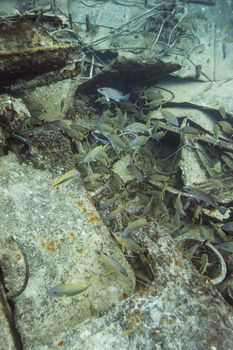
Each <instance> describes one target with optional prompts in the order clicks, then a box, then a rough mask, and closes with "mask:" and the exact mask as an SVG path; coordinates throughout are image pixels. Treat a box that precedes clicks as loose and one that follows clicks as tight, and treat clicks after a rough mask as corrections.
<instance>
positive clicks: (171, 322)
mask: <svg viewBox="0 0 233 350" xmlns="http://www.w3.org/2000/svg"><path fill="white" fill-rule="evenodd" d="M167 323H168V324H169V325H172V324H174V323H175V320H173V319H172V318H168V319H167Z"/></svg>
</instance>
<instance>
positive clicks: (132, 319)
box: [128, 311, 141, 331]
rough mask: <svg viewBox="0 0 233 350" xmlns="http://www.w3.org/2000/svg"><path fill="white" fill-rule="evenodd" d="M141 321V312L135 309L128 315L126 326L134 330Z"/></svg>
mask: <svg viewBox="0 0 233 350" xmlns="http://www.w3.org/2000/svg"><path fill="white" fill-rule="evenodd" d="M140 322H141V312H140V311H135V312H133V313H132V314H131V315H129V320H128V327H129V329H130V330H131V331H134V330H135V329H136V328H137V327H138V325H139V323H140Z"/></svg>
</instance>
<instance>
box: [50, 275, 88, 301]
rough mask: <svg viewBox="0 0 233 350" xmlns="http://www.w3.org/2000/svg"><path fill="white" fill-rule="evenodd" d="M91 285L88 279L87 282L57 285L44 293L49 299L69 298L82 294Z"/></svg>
mask: <svg viewBox="0 0 233 350" xmlns="http://www.w3.org/2000/svg"><path fill="white" fill-rule="evenodd" d="M91 283H92V279H91V278H90V279H89V281H87V282H80V283H68V284H59V285H57V286H55V287H52V288H48V289H47V290H46V293H47V294H48V295H49V296H51V297H63V296H66V297H71V296H74V295H77V294H80V293H82V292H84V290H86V289H87V288H89V287H90V285H91Z"/></svg>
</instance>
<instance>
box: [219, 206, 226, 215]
mask: <svg viewBox="0 0 233 350" xmlns="http://www.w3.org/2000/svg"><path fill="white" fill-rule="evenodd" d="M218 211H219V212H220V213H221V214H222V215H224V214H225V213H226V211H227V208H225V207H219V208H218Z"/></svg>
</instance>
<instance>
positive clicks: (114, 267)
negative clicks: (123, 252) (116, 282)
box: [100, 253, 128, 277]
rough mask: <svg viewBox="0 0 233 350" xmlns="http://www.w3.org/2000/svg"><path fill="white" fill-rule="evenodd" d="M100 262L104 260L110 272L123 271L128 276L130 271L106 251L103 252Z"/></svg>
mask: <svg viewBox="0 0 233 350" xmlns="http://www.w3.org/2000/svg"><path fill="white" fill-rule="evenodd" d="M100 262H102V263H103V264H104V265H105V267H106V269H107V270H108V272H109V273H112V272H121V273H122V274H123V275H124V276H125V277H128V273H127V271H126V269H125V268H124V266H122V265H121V264H120V263H119V262H118V261H116V260H115V259H113V258H111V257H110V256H108V255H107V254H105V253H101V255H100Z"/></svg>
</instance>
